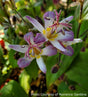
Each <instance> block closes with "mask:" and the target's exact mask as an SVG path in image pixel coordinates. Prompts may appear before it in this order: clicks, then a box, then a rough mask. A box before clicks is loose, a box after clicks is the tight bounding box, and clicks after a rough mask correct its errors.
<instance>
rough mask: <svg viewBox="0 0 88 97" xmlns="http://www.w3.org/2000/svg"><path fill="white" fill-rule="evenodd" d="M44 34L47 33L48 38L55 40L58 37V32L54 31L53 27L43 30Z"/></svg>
mask: <svg viewBox="0 0 88 97" xmlns="http://www.w3.org/2000/svg"><path fill="white" fill-rule="evenodd" d="M43 34H44V35H45V37H46V38H48V39H49V40H51V41H53V40H55V38H57V36H58V34H57V33H56V31H53V29H52V28H46V29H44V30H43Z"/></svg>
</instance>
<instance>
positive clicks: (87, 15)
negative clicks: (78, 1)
mask: <svg viewBox="0 0 88 97" xmlns="http://www.w3.org/2000/svg"><path fill="white" fill-rule="evenodd" d="M82 19H83V20H86V19H88V0H85V2H84V4H83V11H82Z"/></svg>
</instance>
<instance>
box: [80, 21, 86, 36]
mask: <svg viewBox="0 0 88 97" xmlns="http://www.w3.org/2000/svg"><path fill="white" fill-rule="evenodd" d="M87 32H88V20H84V21H82V22H81V27H80V32H79V36H81V37H84V36H85V35H86V34H87Z"/></svg>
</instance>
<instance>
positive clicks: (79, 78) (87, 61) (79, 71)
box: [66, 49, 88, 91]
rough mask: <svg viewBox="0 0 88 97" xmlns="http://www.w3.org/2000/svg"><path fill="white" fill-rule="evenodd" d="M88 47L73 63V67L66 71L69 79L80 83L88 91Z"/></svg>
mask: <svg viewBox="0 0 88 97" xmlns="http://www.w3.org/2000/svg"><path fill="white" fill-rule="evenodd" d="M87 56H88V49H87V50H86V51H85V52H81V53H80V55H79V56H78V57H77V58H76V59H75V60H74V62H73V63H72V67H71V68H70V69H69V70H68V71H67V72H66V75H67V77H68V78H69V79H71V80H73V81H75V82H77V83H79V84H80V85H81V86H82V87H83V88H84V89H85V90H87V91H88V69H87V65H88V57H87Z"/></svg>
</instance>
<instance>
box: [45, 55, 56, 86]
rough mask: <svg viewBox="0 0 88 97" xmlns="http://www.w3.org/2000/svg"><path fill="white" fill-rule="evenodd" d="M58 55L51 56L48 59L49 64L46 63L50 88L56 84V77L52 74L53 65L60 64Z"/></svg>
mask: <svg viewBox="0 0 88 97" xmlns="http://www.w3.org/2000/svg"><path fill="white" fill-rule="evenodd" d="M57 59H58V55H54V56H50V57H48V58H47V62H46V67H47V72H46V81H47V86H50V85H51V83H53V82H54V78H53V77H54V75H55V74H52V72H51V69H52V67H53V65H55V64H57V62H58V60H57Z"/></svg>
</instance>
